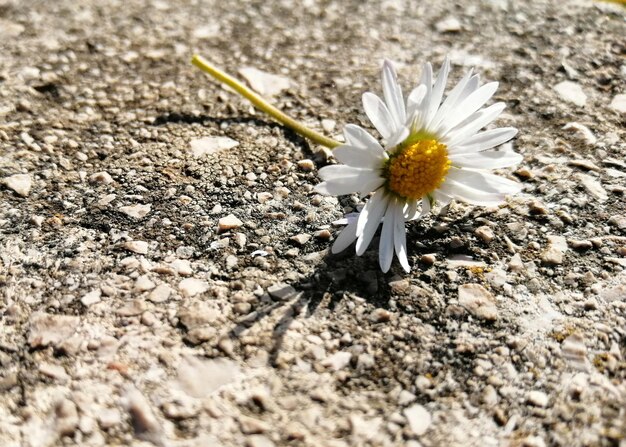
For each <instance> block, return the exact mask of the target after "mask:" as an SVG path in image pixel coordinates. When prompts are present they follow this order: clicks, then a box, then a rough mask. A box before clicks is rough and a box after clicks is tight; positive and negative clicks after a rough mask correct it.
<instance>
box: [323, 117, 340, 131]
mask: <svg viewBox="0 0 626 447" xmlns="http://www.w3.org/2000/svg"><path fill="white" fill-rule="evenodd" d="M336 126H337V121H335V120H331V119H328V118H325V119H323V120H322V129H324V131H325V132H326V133H332V132H333V131H334V130H335V127H336Z"/></svg>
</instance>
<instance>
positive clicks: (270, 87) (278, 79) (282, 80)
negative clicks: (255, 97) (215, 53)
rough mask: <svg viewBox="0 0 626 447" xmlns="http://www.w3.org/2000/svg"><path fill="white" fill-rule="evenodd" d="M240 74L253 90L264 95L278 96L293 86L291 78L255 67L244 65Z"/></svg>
mask: <svg viewBox="0 0 626 447" xmlns="http://www.w3.org/2000/svg"><path fill="white" fill-rule="evenodd" d="M239 74H240V75H241V76H242V77H243V78H244V79H245V80H246V81H247V82H248V84H249V85H250V87H252V89H253V90H255V91H256V92H258V93H259V94H261V95H262V96H276V95H277V94H279V93H280V92H282V91H283V90H286V89H288V88H289V87H291V80H290V79H288V78H286V77H284V76H279V75H275V74H271V73H267V72H265V71H261V70H259V69H257V68H254V67H244V68H242V69H240V70H239Z"/></svg>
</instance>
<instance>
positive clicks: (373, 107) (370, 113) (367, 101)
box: [363, 92, 396, 139]
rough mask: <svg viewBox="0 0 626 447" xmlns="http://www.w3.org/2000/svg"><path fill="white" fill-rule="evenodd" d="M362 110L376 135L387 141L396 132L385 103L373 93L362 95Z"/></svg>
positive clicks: (394, 123)
mask: <svg viewBox="0 0 626 447" xmlns="http://www.w3.org/2000/svg"><path fill="white" fill-rule="evenodd" d="M363 109H364V110H365V114H366V115H367V117H368V118H369V119H370V121H371V122H372V124H373V125H374V127H375V128H376V130H377V131H378V133H379V134H380V135H381V136H382V137H383V138H384V139H387V138H389V137H390V136H391V134H393V133H394V132H395V131H396V122H395V121H394V119H393V118H392V116H391V114H390V113H389V109H388V108H387V106H386V105H385V103H384V102H383V101H382V99H380V98H379V97H378V96H376V95H375V94H373V93H370V92H366V93H364V94H363Z"/></svg>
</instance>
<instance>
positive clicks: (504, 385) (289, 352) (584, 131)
mask: <svg viewBox="0 0 626 447" xmlns="http://www.w3.org/2000/svg"><path fill="white" fill-rule="evenodd" d="M364 3H365V2H361V1H357V0H350V1H330V0H319V1H318V0H307V1H303V2H296V1H291V0H276V1H269V2H267V1H250V2H223V1H199V0H184V1H183V0H181V1H178V2H167V1H165V0H152V1H139V0H125V1H119V0H112V1H106V2H101V1H96V0H79V1H76V0H74V1H69V0H56V1H43V0H42V1H34V0H0V49H1V51H0V155H1V157H0V182H1V183H2V185H1V186H0V200H1V203H2V207H1V209H0V291H1V296H2V300H1V301H0V315H1V320H0V321H1V322H2V330H1V332H0V367H1V368H0V445H2V446H3V447H12V446H32V447H41V446H53V445H64V446H74V445H80V446H101V445H132V446H150V445H155V446H181V447H183V446H185V447H186V446H189V447H191V446H198V447H204V446H248V447H270V446H287V445H288V446H330V447H333V446H334V447H340V446H352V445H354V446H396V445H398V446H407V447H418V446H499V445H502V446H527V447H541V446H552V445H554V446H620V447H624V446H626V380H625V379H626V361H625V358H626V273H625V269H626V211H625V208H626V207H625V204H624V194H625V191H626V187H625V183H626V182H625V178H626V162H625V161H624V155H625V153H626V144H625V143H624V136H625V135H626V131H625V126H624V125H625V124H626V105H625V102H626V97H625V95H624V93H625V91H624V85H625V81H626V62H625V55H626V39H625V37H624V36H626V27H625V20H626V8H624V7H620V6H619V5H616V4H610V3H600V2H591V1H583V0H572V1H568V2H557V1H528V2H526V1H518V2H514V1H510V0H509V1H507V0H476V1H465V2H455V1H452V0H441V1H437V2H434V1H432V2H410V1H402V0H396V1H383V2H370V3H368V4H364ZM195 52H199V53H201V54H202V55H204V56H205V57H206V58H208V59H210V60H211V61H212V62H214V63H215V64H216V65H218V66H221V67H223V68H224V69H226V70H228V71H229V72H231V73H235V74H237V75H238V76H240V77H245V78H247V79H248V81H249V82H250V83H251V84H252V85H253V86H255V87H256V88H257V89H258V90H262V91H264V93H265V94H266V95H268V96H270V97H271V98H272V102H274V103H275V104H277V105H278V106H279V107H280V108H282V109H283V110H285V111H286V112H287V113H289V114H290V115H292V116H294V117H296V118H297V119H300V120H302V121H304V122H305V123H307V124H308V125H310V126H312V127H314V128H317V129H318V130H320V131H322V132H324V133H326V134H327V135H331V136H334V137H336V138H337V135H338V134H340V132H341V129H342V127H343V125H344V124H346V123H361V124H363V125H367V123H366V119H365V116H364V114H363V113H362V111H361V106H360V96H361V94H362V93H363V92H364V91H366V90H373V91H375V92H378V91H379V88H380V87H379V85H380V84H379V74H378V70H379V67H380V64H381V61H382V59H383V58H389V59H392V60H394V61H396V63H397V67H398V71H399V73H400V77H401V80H402V82H403V84H404V85H405V89H406V90H408V89H409V87H410V86H411V84H413V83H414V80H415V79H416V78H417V76H418V74H419V72H420V67H421V64H422V63H423V62H424V61H426V60H429V61H432V62H433V63H434V64H435V66H438V65H439V64H440V63H441V62H442V61H443V58H444V57H445V55H446V54H450V55H451V58H452V61H453V64H454V72H453V75H452V76H453V78H454V79H459V78H460V76H461V75H462V73H463V72H464V71H465V70H466V69H467V68H468V67H469V66H475V67H476V70H477V71H478V72H479V73H481V75H482V76H483V78H484V79H489V80H497V81H499V82H500V89H499V91H498V93H497V95H496V96H497V97H496V100H501V101H505V102H506V103H507V104H508V106H509V107H508V109H507V111H506V112H505V114H504V115H503V116H502V117H501V118H500V119H499V121H498V125H499V126H507V125H513V126H515V127H518V128H519V129H520V134H519V136H518V137H517V138H516V140H515V141H514V145H515V147H516V149H517V150H518V151H519V152H520V153H522V154H523V155H524V162H523V163H522V164H521V165H520V166H519V168H518V169H517V170H516V171H515V172H508V171H505V172H502V175H507V176H509V177H510V178H513V179H517V180H518V181H520V182H522V183H523V185H524V191H523V193H522V194H521V195H519V196H516V197H514V198H511V199H510V200H509V202H508V203H507V205H505V206H501V207H499V208H474V207H470V206H466V205H463V204H458V203H455V204H452V205H451V206H450V207H449V208H448V209H446V210H443V211H442V213H441V214H440V215H438V216H433V217H430V218H428V219H426V220H424V221H423V222H420V223H413V224H411V225H409V226H408V241H409V248H408V250H409V260H410V262H411V264H412V265H413V267H414V268H413V271H412V272H411V273H410V274H408V275H406V274H404V273H403V272H402V269H401V268H400V266H399V265H397V264H394V265H393V267H392V271H391V272H390V273H389V274H386V275H384V274H382V273H380V271H379V268H378V258H377V252H376V250H375V249H371V250H369V251H368V252H367V253H366V254H365V255H364V256H363V257H361V258H357V257H355V256H354V255H353V253H352V252H351V251H349V252H347V253H344V254H341V255H330V253H329V247H330V244H331V243H332V239H333V238H334V237H335V236H336V234H337V228H336V227H334V226H332V225H331V223H332V222H333V221H334V220H336V219H338V218H340V217H341V216H342V214H343V212H344V211H350V210H352V209H354V207H355V206H356V204H357V203H358V202H357V200H356V198H350V197H346V198H341V200H339V201H337V200H336V199H334V198H328V197H322V196H319V195H317V194H316V193H315V192H314V191H313V189H312V188H313V186H314V185H315V184H317V183H318V181H319V180H318V178H317V174H316V171H317V169H318V168H320V167H321V166H323V165H325V164H326V163H327V162H328V161H327V159H326V154H325V152H324V151H322V150H320V148H318V147H315V146H312V145H310V144H309V143H307V142H306V141H304V140H303V139H302V138H300V137H299V136H298V135H296V134H294V133H293V132H291V131H289V130H287V129H284V128H283V127H281V126H279V125H277V124H275V123H273V122H271V120H269V119H268V118H267V117H266V116H264V115H263V114H260V113H258V112H256V113H255V111H254V110H252V109H251V107H250V105H249V104H248V103H247V102H246V101H244V100H242V99H240V98H239V97H237V96H236V95H234V94H233V93H231V92H230V91H228V90H227V89H224V88H222V87H220V86H219V85H217V84H216V83H215V82H213V81H210V80H208V79H207V78H206V77H205V76H204V75H203V74H202V73H201V72H199V71H198V70H197V69H195V68H193V67H192V66H191V65H190V63H189V59H190V57H191V55H192V54H193V53H195ZM250 68H255V69H258V70H261V72H259V71H255V70H251V69H250ZM264 73H265V74H264ZM268 73H270V74H272V75H275V76H277V77H270V76H268V75H267V74H268ZM372 246H373V247H375V246H377V243H373V244H372Z"/></svg>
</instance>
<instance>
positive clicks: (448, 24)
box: [435, 17, 461, 33]
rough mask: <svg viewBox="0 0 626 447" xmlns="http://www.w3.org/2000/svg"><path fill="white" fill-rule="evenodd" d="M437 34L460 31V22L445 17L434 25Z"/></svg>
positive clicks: (453, 18)
mask: <svg viewBox="0 0 626 447" xmlns="http://www.w3.org/2000/svg"><path fill="white" fill-rule="evenodd" d="M435 29H436V30H437V32H438V33H456V32H459V31H461V22H459V19H457V18H456V17H446V18H445V19H443V20H440V21H439V22H437V23H436V24H435Z"/></svg>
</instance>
